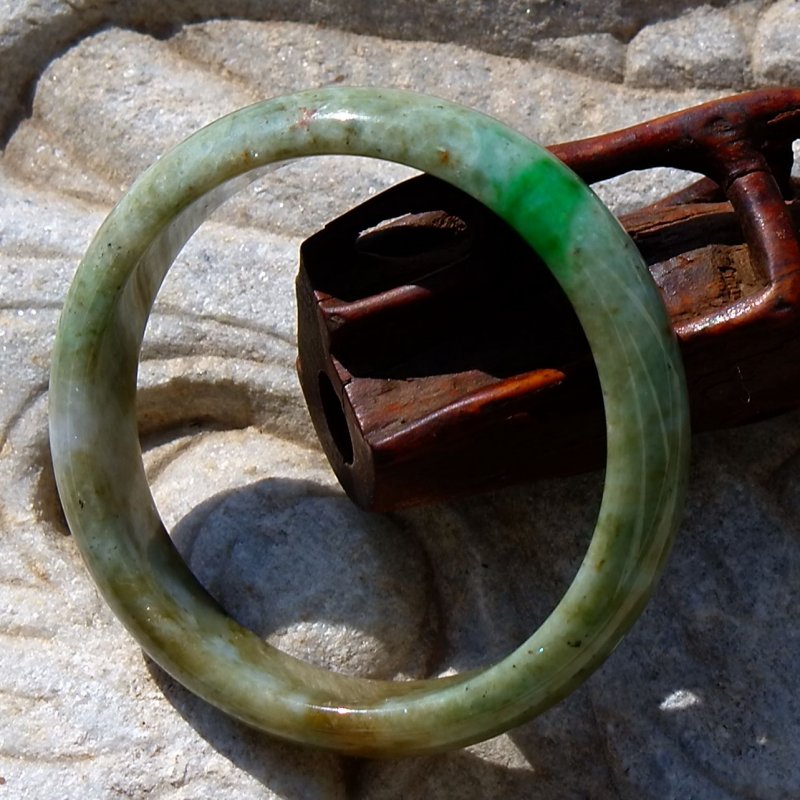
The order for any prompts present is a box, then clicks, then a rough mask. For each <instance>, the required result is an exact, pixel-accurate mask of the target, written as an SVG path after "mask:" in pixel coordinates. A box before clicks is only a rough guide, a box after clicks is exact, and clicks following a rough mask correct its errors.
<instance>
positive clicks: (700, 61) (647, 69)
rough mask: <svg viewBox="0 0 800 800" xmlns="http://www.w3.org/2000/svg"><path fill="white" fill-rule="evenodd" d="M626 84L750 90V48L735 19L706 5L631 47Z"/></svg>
mask: <svg viewBox="0 0 800 800" xmlns="http://www.w3.org/2000/svg"><path fill="white" fill-rule="evenodd" d="M626 78H627V80H628V81H629V82H630V83H632V84H634V85H636V86H652V87H665V88H667V87H675V86H686V85H687V84H688V85H690V86H707V87H710V88H718V87H725V86H745V85H747V84H748V83H749V82H750V58H749V43H748V41H747V38H746V37H745V31H744V30H743V29H742V27H741V25H740V24H739V22H738V20H737V19H736V18H735V15H734V14H733V13H731V12H730V11H728V10H719V9H712V8H710V7H708V6H702V7H700V8H698V9H697V10H696V11H693V12H691V13H689V14H685V15H684V16H682V17H679V18H678V19H675V20H669V21H666V22H660V23H657V24H655V25H650V26H648V27H646V28H644V29H643V30H642V31H640V32H639V33H638V34H637V35H636V37H635V38H634V39H633V41H632V42H631V43H630V46H629V47H628V63H627V70H626Z"/></svg>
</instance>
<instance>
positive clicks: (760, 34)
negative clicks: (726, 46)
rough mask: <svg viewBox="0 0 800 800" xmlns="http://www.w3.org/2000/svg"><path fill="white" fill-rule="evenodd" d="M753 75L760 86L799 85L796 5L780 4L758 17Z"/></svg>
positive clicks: (785, 0) (799, 14) (791, 1)
mask: <svg viewBox="0 0 800 800" xmlns="http://www.w3.org/2000/svg"><path fill="white" fill-rule="evenodd" d="M754 44H755V46H754V58H753V71H754V73H755V79H756V81H757V82H758V83H759V84H761V85H769V84H784V85H790V84H798V83H800V59H798V58H797V48H798V44H800V3H797V2H795V0H780V1H779V2H777V3H775V4H774V5H772V6H771V7H770V8H769V9H768V10H767V11H766V12H765V13H764V15H763V16H762V17H761V19H760V21H759V23H758V28H757V30H756V36H755V43H754Z"/></svg>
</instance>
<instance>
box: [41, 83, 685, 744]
mask: <svg viewBox="0 0 800 800" xmlns="http://www.w3.org/2000/svg"><path fill="white" fill-rule="evenodd" d="M323 154H339V155H342V154H343V155H358V156H371V157H375V158H381V159H386V160H390V161H395V162H399V163H402V164H406V165H408V166H411V167H415V168H417V169H419V170H423V171H424V172H428V173H431V174H432V175H435V176H437V177H439V178H442V179H443V180H445V181H448V182H449V183H451V184H453V185H455V186H456V187H458V188H460V189H462V190H463V191H465V192H467V193H468V194H470V195H472V196H473V197H474V198H476V199H477V200H479V201H480V202H482V203H484V204H485V205H486V206H488V207H489V208H490V209H492V210H493V211H494V212H496V213H497V214H499V215H500V217H502V218H503V219H505V220H506V221H507V222H508V223H509V224H510V225H512V226H513V227H514V228H515V229H516V230H517V231H518V232H519V233H520V234H521V235H522V236H523V237H524V238H525V239H526V240H527V242H528V243H529V244H530V245H531V246H532V247H533V248H534V250H536V252H537V253H538V254H539V255H540V256H541V257H542V259H543V260H544V261H545V262H546V264H547V266H548V268H549V269H550V270H551V271H552V272H553V274H554V275H555V277H556V278H557V280H558V281H559V283H560V284H561V286H562V287H563V289H564V291H565V292H566V294H567V296H568V297H569V299H570V302H571V303H572V304H573V306H574V308H575V311H576V312H577V315H578V317H579V319H580V321H581V324H582V325H583V328H584V330H585V332H586V336H587V338H588V340H589V343H590V345H591V349H592V352H593V354H594V358H595V362H596V365H597V370H598V373H599V376H600V382H601V385H602V390H603V396H604V400H605V407H606V426H607V432H608V456H607V469H606V480H605V489H604V493H603V499H602V504H601V508H600V511H599V517H598V521H597V526H596V528H595V531H594V534H593V537H592V540H591V543H590V545H589V547H588V550H587V553H586V556H585V558H584V560H583V562H582V564H581V566H580V568H579V570H578V572H577V575H576V577H575V579H574V581H573V583H572V584H571V586H570V587H569V588H568V590H567V591H566V593H565V594H564V596H563V598H562V599H561V600H560V601H559V603H558V605H557V606H556V608H555V609H554V610H553V611H552V613H551V614H550V616H549V617H548V618H547V619H546V620H545V621H544V623H543V624H542V626H541V627H540V628H539V629H538V630H537V631H536V632H535V633H534V634H533V635H532V636H531V637H530V638H529V639H528V640H527V641H526V642H525V643H524V644H522V645H521V646H520V647H518V648H517V649H516V650H514V652H512V653H510V654H509V655H508V656H506V657H505V658H504V659H502V660H501V661H499V662H498V663H496V664H493V665H491V666H488V667H486V668H482V669H478V670H474V671H471V672H468V673H462V674H458V675H451V676H447V677H443V678H434V679H431V680H422V681H408V682H406V681H377V680H369V679H364V678H357V677H351V676H347V675H342V674H338V673H334V672H330V671H328V670H325V669H323V668H320V667H316V666H313V665H311V664H308V663H306V662H303V661H300V660H298V659H296V658H294V657H292V656H290V655H288V654H286V653H282V652H281V651H279V650H277V649H276V648H274V647H272V646H270V645H269V644H268V643H266V642H264V641H263V640H262V639H261V638H260V637H258V636H257V635H256V634H255V633H253V632H252V631H250V630H248V629H246V628H244V627H243V626H241V625H239V624H238V623H237V622H235V621H234V620H233V619H232V618H231V617H230V616H229V615H228V614H226V612H225V611H224V609H222V608H221V607H220V606H219V605H218V604H217V602H216V601H215V600H214V599H213V598H212V597H210V595H209V594H208V593H207V592H206V590H205V589H204V588H203V587H202V586H201V585H200V583H199V582H198V581H197V579H196V578H195V577H194V575H192V573H191V571H190V570H189V568H188V567H187V566H186V564H185V563H184V561H183V560H182V559H181V557H180V555H179V554H178V552H177V550H176V549H175V547H174V545H173V544H172V541H171V540H170V537H169V535H168V533H167V531H166V529H165V528H164V525H163V523H162V522H161V519H160V517H159V514H158V511H157V510H156V507H155V504H154V501H153V497H152V495H151V493H150V490H149V487H148V485H147V480H146V478H145V471H144V466H143V464H142V454H141V448H140V445H139V438H138V432H137V424H136V408H135V407H136V380H137V370H138V361H139V351H140V348H141V343H142V338H143V335H144V329H145V325H146V323H147V319H148V316H149V314H150V311H151V308H152V305H153V302H154V300H155V297H156V294H157V292H158V289H159V286H160V284H161V282H162V280H163V278H164V276H165V274H166V272H167V270H168V269H169V267H170V265H171V263H172V261H173V260H174V258H175V256H176V255H177V253H178V252H179V251H180V249H181V248H182V247H183V245H184V244H185V243H186V241H187V240H188V239H189V237H190V236H191V234H192V233H193V232H194V231H195V230H196V229H197V227H198V226H199V225H200V224H201V223H202V221H203V220H204V219H205V218H206V217H207V216H208V215H209V214H210V213H211V211H212V210H213V209H214V208H215V207H216V206H217V205H218V204H219V203H220V202H221V201H222V200H224V199H225V198H227V197H229V196H230V195H231V194H232V193H233V192H234V191H236V190H238V189H239V188H241V187H242V186H243V185H244V184H245V183H247V182H249V180H250V179H251V177H252V176H253V174H254V173H253V172H252V171H253V170H257V169H258V168H260V167H263V166H266V165H268V164H274V163H276V162H280V161H286V160H288V159H293V158H298V157H302V156H311V155H323ZM687 408H688V405H687V394H686V385H685V379H684V375H683V369H682V365H681V360H680V355H679V353H678V349H677V345H676V342H675V339H674V336H673V334H672V332H671V328H670V324H669V322H668V319H667V316H666V313H665V311H664V307H663V304H662V301H661V299H660V296H659V294H658V291H657V289H656V287H655V285H654V284H653V282H652V280H651V278H650V275H649V273H648V271H647V269H646V268H645V266H644V264H643V263H642V260H641V258H640V256H639V254H638V252H637V251H636V249H635V247H634V246H633V244H632V243H631V241H630V240H629V239H628V237H627V235H626V234H625V233H624V231H623V230H622V228H621V227H620V226H619V224H618V223H617V222H616V220H615V219H614V217H613V216H612V215H611V214H610V212H608V211H607V210H606V209H605V207H604V206H603V205H602V204H601V202H600V201H599V200H598V199H597V197H596V196H595V195H594V194H593V193H592V192H591V191H590V190H589V189H588V188H587V187H586V186H585V185H584V184H583V183H582V182H581V181H580V180H579V179H578V178H577V177H576V176H575V175H574V174H573V173H571V172H570V171H569V170H568V169H567V168H566V167H565V166H563V164H561V163H560V162H559V161H557V160H556V159H555V158H554V157H553V156H551V155H550V154H549V153H547V152H546V151H545V150H544V149H542V148H541V147H539V146H538V145H536V144H534V143H533V142H531V141H530V140H529V139H527V138H526V137H524V136H522V135H521V134H518V133H516V132H514V131H513V130H510V129H509V128H507V127H506V126H504V125H502V124H501V123H499V122H497V121H496V120H494V119H492V118H490V117H487V116H484V115H483V114H480V113H478V112H476V111H472V110H469V109H466V108H463V107H461V106H457V105H454V104H452V103H449V102H445V101H442V100H439V99H434V98H431V97H426V96H422V95H416V94H411V93H407V92H399V91H390V90H386V91H384V90H374V89H348V88H331V89H322V90H319V91H312V92H305V93H301V94H295V95H292V96H289V97H285V98H279V99H275V100H268V101H266V102H262V103H259V104H257V105H254V106H250V107H248V108H244V109H241V110H240V111H236V112H235V113H233V114H230V115H229V116H226V117H224V118H222V119H220V120H218V121H216V122H214V123H212V124H211V125H209V126H208V127H206V128H204V129H202V130H200V131H199V132H197V133H196V134H194V135H193V136H191V137H190V138H188V139H186V140H185V141H184V142H183V143H181V144H179V145H178V146H177V147H175V148H174V149H172V150H171V151H170V152H168V153H167V154H166V155H165V156H164V157H163V158H161V159H160V160H159V161H158V162H157V163H156V164H154V165H153V166H152V167H150V169H148V170H147V171H146V172H145V173H144V174H143V175H142V176H141V177H140V178H139V179H138V180H137V181H136V183H135V184H134V185H133V186H132V188H131V189H130V191H129V192H128V193H127V195H125V197H123V198H122V200H121V201H120V203H119V204H118V205H117V206H116V208H115V209H114V210H113V211H112V212H111V213H110V214H109V216H108V218H107V219H106V220H105V222H104V223H103V225H102V227H101V228H100V230H99V231H98V233H97V235H96V236H95V238H94V240H93V241H92V243H91V245H90V247H89V249H88V251H87V253H86V256H85V257H84V259H83V261H82V262H81V264H80V267H79V269H78V271H77V274H76V276H75V279H74V282H73V284H72V286H71V288H70V291H69V294H68V296H67V299H66V303H65V305H64V309H63V312H62V315H61V319H60V322H59V327H58V333H57V337H56V342H55V350H54V355H53V366H52V374H51V379H50V439H51V446H52V455H53V464H54V466H55V473H56V480H57V483H58V490H59V494H60V497H61V502H62V504H63V507H64V512H65V514H66V517H67V520H68V522H69V526H70V529H71V530H72V533H73V534H74V536H75V540H76V541H77V543H78V545H79V547H80V549H81V552H82V554H83V557H84V559H85V561H86V564H87V565H88V567H89V570H90V571H91V573H92V575H93V577H94V580H95V581H96V583H97V585H98V587H99V589H100V591H101V592H102V594H103V596H104V597H105V599H106V600H107V602H108V603H109V605H110V606H111V608H112V609H113V610H114V612H115V613H116V614H117V616H118V617H119V619H120V620H121V621H122V622H123V623H124V624H125V626H126V627H127V628H128V630H129V631H130V632H131V633H132V634H133V636H134V637H135V638H136V640H137V641H138V642H139V644H140V645H141V646H142V648H144V650H145V651H146V652H147V653H148V654H149V655H150V656H151V657H152V658H153V659H154V660H155V661H156V662H157V663H158V664H160V665H161V667H163V668H164V669H165V670H166V671H167V672H169V673H170V674H171V675H173V676H174V677H175V678H176V679H177V680H178V681H180V682H181V683H182V684H183V685H184V686H186V687H187V688H188V689H190V690H191V691H193V692H195V693H196V694H198V695H199V696H200V697H203V698H204V699H206V700H207V701H208V702H210V703H212V704H214V705H215V706H218V707H219V708H221V709H223V710H224V711H226V712H227V713H229V714H231V715H233V716H234V717H237V718H238V719H240V720H243V721H244V722H246V723H248V724H250V725H253V726H255V727H256V728H259V729H262V730H264V731H267V732H269V733H270V734H273V735H275V736H277V737H281V738H283V739H286V740H290V741H295V742H301V743H304V744H308V745H314V746H319V747H326V748H330V749H332V750H338V751H341V752H346V753H355V754H361V755H401V754H417V753H426V752H432V751H437V750H443V749H446V748H451V747H458V746H462V745H466V744H469V743H472V742H475V741H479V740H481V739H485V738H488V737H490V736H493V735H496V734H499V733H501V732H503V731H505V730H507V729H508V728H510V727H512V726H514V725H517V724H519V723H521V722H523V721H525V720H527V719H530V718H531V717H533V716H534V715H536V714H538V713H540V712H542V711H544V710H545V709H547V708H548V707H550V706H552V705H553V704H554V703H555V702H557V701H558V700H560V699H561V698H563V697H564V696H565V695H566V694H567V693H568V692H570V691H571V690H572V689H574V688H575V687H576V686H578V685H579V684H580V683H581V682H582V681H583V680H584V679H585V678H586V677H587V676H588V675H589V674H590V673H591V672H592V671H593V670H594V669H595V668H597V667H598V666H599V665H600V664H601V663H602V661H603V660H604V659H605V658H606V657H607V656H608V655H609V653H610V652H611V651H612V650H613V649H614V647H615V646H616V645H617V644H618V642H619V641H620V639H621V637H622V636H623V635H624V633H625V632H626V631H627V630H628V628H629V627H630V626H631V624H632V623H633V621H634V620H635V619H636V617H637V616H638V615H639V613H640V612H641V610H642V608H643V607H644V605H645V603H646V601H647V599H648V598H649V596H650V594H651V593H652V591H653V588H654V585H655V582H656V580H657V578H658V575H659V573H660V572H661V569H662V566H663V564H664V561H665V558H666V556H667V553H668V551H669V548H670V544H671V541H672V538H673V535H674V532H675V530H676V528H677V525H678V521H679V515H680V510H681V505H682V499H683V495H684V488H685V483H686V473H687V457H688V449H689V435H688V411H687Z"/></svg>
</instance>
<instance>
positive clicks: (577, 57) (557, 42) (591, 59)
mask: <svg viewBox="0 0 800 800" xmlns="http://www.w3.org/2000/svg"><path fill="white" fill-rule="evenodd" d="M625 52H626V51H625V45H624V44H623V43H622V42H621V41H620V40H619V39H617V38H616V36H613V35H612V34H610V33H589V34H583V35H581V36H562V37H559V38H555V39H542V40H540V41H539V42H537V43H536V45H535V47H534V50H533V54H532V55H533V57H534V58H537V59H541V60H542V61H546V62H547V63H549V64H552V65H553V66H555V67H563V68H564V69H569V70H574V71H578V72H583V73H585V74H587V75H593V76H594V77H595V78H597V79H598V80H607V81H614V82H620V81H622V79H623V78H624V77H625Z"/></svg>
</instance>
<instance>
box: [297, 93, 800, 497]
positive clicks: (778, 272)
mask: <svg viewBox="0 0 800 800" xmlns="http://www.w3.org/2000/svg"><path fill="white" fill-rule="evenodd" d="M797 138H800V90H787V89H781V90H762V91H758V92H751V93H748V94H745V95H739V96H737V97H734V98H729V99H727V100H723V101H718V102H714V103H709V104H706V105H703V106H699V107H697V108H693V109H689V110H687V111H683V112H680V113H677V114H673V115H670V116H668V117H663V118H660V119H657V120H653V121H651V122H647V123H643V124H641V125H637V126H634V127H632V128H629V129H626V130H623V131H619V132H616V133H611V134H606V135H603V136H598V137H593V138H591V139H586V140H583V141H579V142H570V143H567V144H563V145H558V146H556V147H553V148H551V149H552V152H553V153H554V154H555V155H557V156H558V157H559V158H561V159H562V160H563V161H565V162H566V163H567V164H568V165H569V166H570V167H572V169H574V170H575V171H576V172H577V173H578V174H579V175H581V177H583V178H584V180H586V181H588V182H595V181H598V180H603V179H606V178H609V177H612V176H614V175H618V174H621V173H624V172H627V171H630V170H640V169H647V168H650V167H656V166H671V167H677V168H680V169H685V170H691V171H693V172H698V173H702V174H704V175H706V176H707V177H706V178H704V179H703V180H701V181H698V182H697V183H695V184H693V185H692V186H690V187H687V189H685V190H683V191H681V192H678V193H676V194H674V195H671V196H669V197H667V198H664V199H663V200H661V201H659V202H658V203H655V204H653V205H651V206H648V207H646V208H643V209H641V210H639V211H637V212H635V213H633V214H629V215H627V216H625V217H623V218H621V222H622V224H623V225H624V226H625V228H626V229H627V230H628V232H629V233H630V235H631V236H632V238H633V240H634V242H635V243H636V244H637V246H638V247H639V249H640V251H641V252H642V255H643V256H644V259H645V261H646V263H647V264H648V267H649V268H650V270H651V272H652V274H653V277H654V278H655V280H656V283H657V284H658V286H659V287H660V289H661V292H662V296H663V298H664V302H665V304H666V307H667V310H668V312H669V315H670V317H671V319H672V322H673V326H674V329H675V331H676V333H677V335H678V337H679V341H680V344H681V349H682V352H683V357H684V364H685V367H686V372H687V379H688V383H689V391H690V397H691V411H692V426H693V429H694V430H696V431H699V430H706V429H711V428H721V427H729V426H734V425H741V424H744V423H747V422H751V421H754V420H757V419H761V418H764V417H768V416H771V415H775V414H779V413H781V412H783V411H786V410H788V409H791V408H794V407H797V406H800V313H798V304H799V303H800V241H798V223H799V222H800V201H798V200H797V199H796V197H795V195H796V193H795V191H794V186H793V183H792V180H791V166H792V163H793V154H792V142H793V141H794V140H795V139H797ZM297 297H298V309H299V312H298V313H299V322H298V333H299V358H298V368H299V372H300V377H301V383H302V386H303V391H304V393H305V396H306V400H307V403H308V406H309V410H310V412H311V416H312V420H313V422H314V425H315V428H316V430H317V433H318V435H319V437H320V440H321V441H322V444H323V447H324V448H325V451H326V453H327V455H328V458H329V459H330V461H331V464H332V465H333V468H334V470H335V472H336V474H337V476H338V477H339V480H340V481H341V483H342V485H343V486H344V488H345V489H346V491H347V492H348V494H349V495H350V496H351V497H352V498H353V499H354V500H355V501H356V502H357V503H358V504H359V505H361V506H362V507H365V508H369V509H374V510H388V509H391V508H398V507H401V506H408V505H414V504H418V503H423V502H432V501H437V500H441V499H445V498H448V497H453V496H457V495H463V494H468V493H473V492H480V491H486V490H489V489H494V488H498V487H501V486H505V485H508V484H511V483H515V482H519V481H527V480H532V479H535V478H539V477H545V476H554V475H564V474H571V473H576V472H579V471H583V470H587V469H591V468H595V467H599V466H601V465H602V463H603V458H604V449H605V432H604V419H603V407H602V399H601V396H600V391H599V387H598V383H597V376H596V373H595V370H594V366H593V363H592V359H591V354H590V352H589V349H588V345H587V343H586V340H585V338H584V336H583V333H582V331H581V328H580V325H579V324H578V322H577V319H576V317H575V315H574V313H573V311H572V309H571V307H570V305H569V303H568V302H567V300H566V298H565V297H564V295H563V293H562V292H561V290H560V288H559V287H558V286H557V284H556V283H555V281H554V280H553V278H552V277H551V276H550V274H549V272H548V270H547V269H546V268H545V267H544V265H543V264H541V262H540V261H539V259H538V258H537V256H536V255H535V254H534V253H533V252H532V251H531V250H530V249H529V248H528V247H527V246H526V245H525V244H524V242H522V241H521V239H520V238H519V237H518V236H517V234H516V233H515V232H514V231H513V230H511V229H510V228H509V227H508V226H507V225H506V224H505V223H503V222H502V221H501V220H500V219H498V218H497V217H496V216H494V215H493V214H491V213H490V212H489V211H487V210H486V209H485V208H484V207H483V206H481V205H480V204H478V203H476V202H475V201H473V200H472V199H471V198H469V197H468V196H466V195H465V194H463V193H462V192H460V191H458V190H456V189H453V188H452V187H450V186H448V185H446V184H444V183H442V182H440V181H438V180H436V179H434V178H432V177H430V176H420V177H418V178H415V179H412V180H411V181H407V182H405V183H403V184H400V185H398V186H396V187H394V188H393V189H390V190H389V191H387V192H384V193H383V194H381V195H379V196H378V197H376V198H373V199H372V200H370V201H368V202H367V203H364V204H363V205H361V206H359V207H357V208H356V209H354V210H352V211H351V212H349V213H347V214H345V215H344V216H342V217H340V218H339V219H337V220H336V221H334V222H332V223H331V224H329V225H328V226H326V228H325V229H324V230H322V231H320V232H319V233H317V234H315V235H314V236H312V237H311V238H310V239H308V240H307V241H306V242H305V243H304V244H303V247H302V249H301V267H300V274H299V276H298V279H297Z"/></svg>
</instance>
